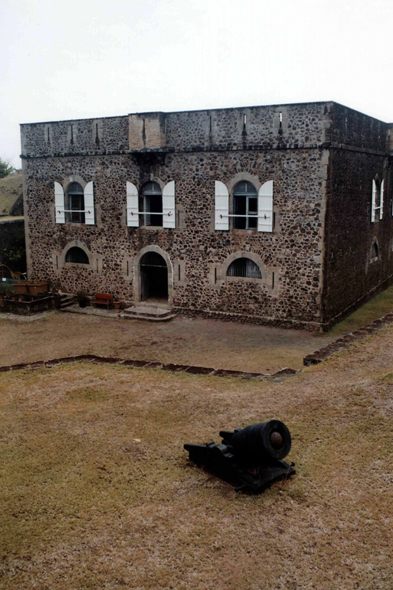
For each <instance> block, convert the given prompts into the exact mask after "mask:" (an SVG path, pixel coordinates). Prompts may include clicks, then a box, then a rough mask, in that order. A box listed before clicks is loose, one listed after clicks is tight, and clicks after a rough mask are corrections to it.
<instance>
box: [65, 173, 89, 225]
mask: <svg viewBox="0 0 393 590" xmlns="http://www.w3.org/2000/svg"><path fill="white" fill-rule="evenodd" d="M66 194H67V197H66V212H67V213H66V220H67V221H69V222H71V223H85V193H84V190H83V188H82V187H81V185H80V184H79V183H78V182H71V184H69V185H68V188H67V193H66Z"/></svg>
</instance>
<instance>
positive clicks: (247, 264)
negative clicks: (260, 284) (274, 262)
mask: <svg viewBox="0 0 393 590" xmlns="http://www.w3.org/2000/svg"><path fill="white" fill-rule="evenodd" d="M227 276H228V277H246V278H250V279H261V278H262V275H261V271H260V270H259V267H258V265H257V264H255V262H253V261H252V260H250V259H249V258H238V259H237V260H234V261H233V262H232V264H230V266H229V268H228V272H227Z"/></svg>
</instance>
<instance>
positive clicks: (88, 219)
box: [85, 182, 95, 225]
mask: <svg viewBox="0 0 393 590" xmlns="http://www.w3.org/2000/svg"><path fill="white" fill-rule="evenodd" d="M85 223H86V225H94V223H95V220H94V192H93V183H92V182H88V183H87V185H86V186H85Z"/></svg>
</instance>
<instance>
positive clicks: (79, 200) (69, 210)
mask: <svg viewBox="0 0 393 590" xmlns="http://www.w3.org/2000/svg"><path fill="white" fill-rule="evenodd" d="M55 220H56V223H66V221H67V222H70V223H85V224H86V225H94V224H95V211H94V189H93V182H92V181H91V182H88V183H87V184H86V185H85V187H84V188H83V187H82V185H81V184H80V183H79V182H75V181H74V180H71V182H70V184H69V185H68V187H67V190H66V191H65V192H64V189H63V186H62V185H61V184H60V183H59V182H55Z"/></svg>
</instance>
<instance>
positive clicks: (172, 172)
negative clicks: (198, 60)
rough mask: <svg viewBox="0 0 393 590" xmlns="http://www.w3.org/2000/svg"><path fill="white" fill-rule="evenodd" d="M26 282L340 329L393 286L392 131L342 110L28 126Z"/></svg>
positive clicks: (269, 110)
mask: <svg viewBox="0 0 393 590" xmlns="http://www.w3.org/2000/svg"><path fill="white" fill-rule="evenodd" d="M21 137H22V161H23V171H24V204H25V213H26V242H27V259H28V275H29V278H30V279H39V280H41V279H50V281H51V282H52V284H53V285H55V286H59V287H61V289H62V290H64V291H67V292H71V293H72V292H73V293H75V292H76V291H78V290H80V289H84V290H86V291H87V292H88V293H90V294H94V293H95V292H106V293H113V294H114V295H115V297H116V298H118V299H122V300H125V301H127V302H130V303H135V302H142V301H147V302H149V301H157V300H158V301H164V302H166V303H167V304H168V305H169V306H170V307H171V308H172V309H173V310H174V311H175V312H177V313H183V314H187V315H196V314H201V315H204V316H205V317H214V318H222V319H229V320H237V321H247V322H252V323H259V324H271V325H282V326H288V327H299V328H306V329H310V330H313V329H320V328H322V329H326V328H327V327H329V326H330V325H331V324H332V323H334V322H336V321H337V320H338V318H340V316H342V315H343V314H345V313H348V312H349V311H350V310H351V309H353V308H355V307H356V306H358V305H359V304H360V303H361V302H362V301H364V300H365V299H366V298H367V297H369V296H370V295H371V294H372V293H374V292H375V291H376V290H378V289H380V288H382V287H383V286H387V285H388V284H389V281H390V280H391V278H392V275H393V252H392V250H393V242H392V239H393V216H392V212H393V203H392V177H391V154H392V148H393V139H392V125H391V124H387V123H384V122H382V121H379V120H377V119H374V118H371V117H368V116H366V115H364V114H361V113H359V112H357V111H354V110H352V109H349V108H346V107H344V106H342V105H340V104H337V103H334V102H318V103H304V104H289V105H281V106H259V107H249V108H233V109H217V110H204V111H190V112H174V113H161V112H158V113H157V112H156V113H142V114H130V115H127V116H120V117H108V118H101V119H86V120H74V121H60V122H50V123H32V124H24V125H22V126H21Z"/></svg>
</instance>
